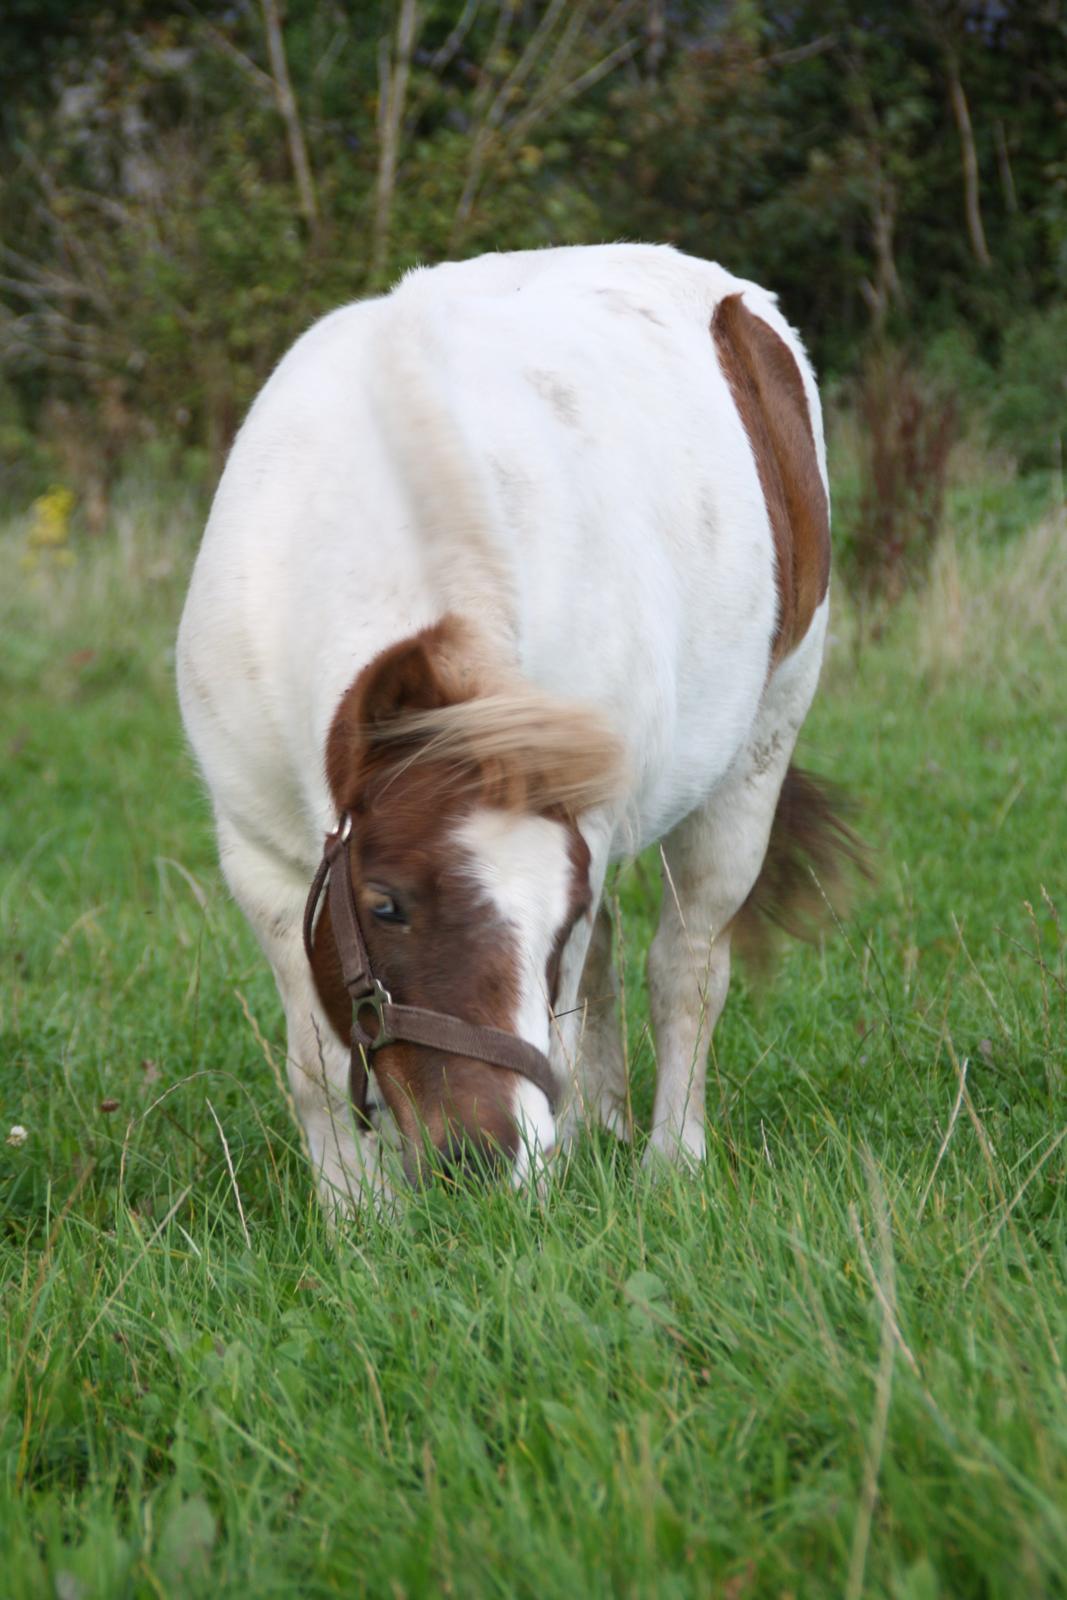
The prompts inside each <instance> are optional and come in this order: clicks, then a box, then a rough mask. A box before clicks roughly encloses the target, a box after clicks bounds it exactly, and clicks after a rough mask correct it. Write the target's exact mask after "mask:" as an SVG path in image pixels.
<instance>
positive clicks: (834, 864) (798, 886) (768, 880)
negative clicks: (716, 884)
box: [732, 766, 871, 970]
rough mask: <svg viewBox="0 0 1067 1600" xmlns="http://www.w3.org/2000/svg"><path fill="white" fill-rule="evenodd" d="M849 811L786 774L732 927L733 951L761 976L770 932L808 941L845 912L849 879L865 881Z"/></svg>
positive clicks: (833, 789) (810, 783)
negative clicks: (763, 849) (757, 868)
mask: <svg viewBox="0 0 1067 1600" xmlns="http://www.w3.org/2000/svg"><path fill="white" fill-rule="evenodd" d="M855 809H856V808H855V805H854V804H853V802H852V801H850V800H849V799H848V797H847V796H846V795H845V794H843V793H842V791H841V790H840V789H838V788H837V786H836V785H834V784H831V783H828V782H827V781H826V780H825V779H823V778H817V777H815V776H814V775H813V774H812V773H810V772H802V771H801V769H800V768H799V767H792V766H791V767H790V768H789V770H788V771H787V772H786V775H785V782H784V783H783V784H782V792H781V794H780V795H779V797H778V809H777V810H776V811H775V814H774V822H773V824H772V825H771V837H770V842H769V843H768V845H767V854H766V856H765V857H764V861H763V867H762V868H761V870H760V875H759V877H758V878H757V879H756V882H755V884H754V885H753V887H752V890H751V892H750V893H749V896H748V899H747V900H746V901H745V903H744V905H743V906H742V907H741V910H740V911H739V912H738V914H737V917H736V918H735V920H734V929H733V939H732V943H733V946H734V948H735V949H736V950H737V951H738V952H739V954H740V955H741V956H742V958H743V959H745V960H747V961H748V962H749V964H750V965H752V966H754V967H755V968H756V969H757V970H759V969H765V968H766V967H767V965H768V963H769V961H770V958H771V956H772V954H773V951H774V945H775V935H776V934H777V933H778V932H783V933H788V934H791V935H792V936H793V937H794V938H797V939H807V940H814V939H816V938H817V937H818V936H819V934H820V932H821V931H822V930H823V929H824V928H825V927H826V926H827V924H828V923H830V922H834V921H836V920H837V919H838V918H839V917H840V916H842V915H843V913H844V911H845V910H846V909H847V905H848V901H849V898H850V891H851V889H852V886H853V884H854V882H855V879H856V877H857V875H859V876H862V877H865V878H870V877H871V870H870V864H869V860H868V854H867V849H866V846H865V845H864V843H863V841H862V840H861V839H860V837H859V835H858V834H857V833H855V832H854V831H853V828H852V826H851V823H850V821H849V820H848V819H849V818H851V817H852V816H853V815H854V813H855Z"/></svg>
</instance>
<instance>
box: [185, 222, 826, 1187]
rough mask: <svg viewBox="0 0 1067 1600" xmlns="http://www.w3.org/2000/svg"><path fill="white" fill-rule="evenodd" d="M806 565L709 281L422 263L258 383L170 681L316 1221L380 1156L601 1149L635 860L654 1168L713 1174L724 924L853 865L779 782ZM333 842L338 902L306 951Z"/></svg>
mask: <svg viewBox="0 0 1067 1600" xmlns="http://www.w3.org/2000/svg"><path fill="white" fill-rule="evenodd" d="M829 560H830V544H829V513H828V500H827V484H826V468H825V453H824V446H823V434H822V420H821V413H820V409H819V400H818V395H817V392H816V387H815V381H814V378H813V376H812V372H811V368H810V366H809V364H808V361H807V359H806V357H805V355H804V351H803V349H802V347H801V345H800V342H799V340H798V339H797V337H796V335H795V333H794V332H793V331H792V330H791V329H790V328H789V326H788V325H787V324H786V322H785V321H784V319H783V318H782V316H781V314H780V313H779V311H778V309H777V307H776V304H775V301H774V299H773V297H772V296H771V295H769V294H767V293H766V292H765V291H764V290H762V289H759V288H757V287H756V286H755V285H753V284H750V283H747V282H744V281H742V280H740V279H738V278H734V277H732V276H731V275H730V274H729V273H727V272H726V271H724V270H723V269H722V268H721V267H719V266H715V265H711V264H709V263H706V262H702V261H697V260H694V259H692V258H689V257H686V256H683V255H680V254H678V253H676V252H675V251H674V250H672V249H668V248H664V247H657V246H646V245H610V246H602V247H597V248H588V249H559V250H544V251H538V252H522V253H517V254H513V255H494V256H485V257H482V258H481V259H478V260H474V261H468V262H465V263H461V264H456V265H446V266H439V267H435V268H433V269H420V270H418V271H415V272H412V273H410V274H409V275H408V276H407V277H406V278H405V279H404V280H403V281H402V282H401V284H400V285H399V286H398V287H397V288H396V289H395V290H394V291H393V293H391V294H389V295H387V296H385V297H383V298H381V299H377V300H370V301H366V302H364V303H362V304H359V305H352V306H348V307H345V308H344V309H343V310H340V311H337V312H335V313H334V314H333V315H332V316H328V317H326V318H325V319H324V320H323V321H321V322H320V323H318V324H317V326H315V327H314V328H312V329H311V331H310V332H309V333H307V334H305V335H304V337H303V338H302V339H300V340H299V342H298V343H297V344H296V346H295V347H294V348H293V350H291V351H290V353H289V354H288V355H287V356H286V358H285V359H284V360H283V361H282V363H281V365H280V366H279V367H278V369H277V371H276V372H275V373H274V375H273V376H272V378H271V379H270V381H269V382H268V384H267V385H266V387H265V388H264V390H263V391H262V393H261V394H260V396H259V398H258V399H257V400H256V402H255V405H254V406H253V408H252V411H251V414H250V415H249V417H248V420H247V421H246V423H245V425H244V427H243V428H242V430H241V432H240V435H239V437H238V439H237V442H236V444H235V445H234V449H233V453H232V455H231V457H230V460H229V463H228V465H227V467H226V471H225V474H224V476H223V479H222V482H221V485H220V487H219V490H218V494H217V497H216V499H215V504H214V507H213V510H212V513H211V518H210V522H209V524H208V528H207V532H206V534H205V536H204V542H203V546H202V548H201V551H200V554H199V558H198V560H197V564H196V569H195V572H194V574H193V580H192V586H191V588H190V591H189V597H188V601H187V603H186V607H185V613H184V616H183V619H182V625H181V632H180V637H179V648H178V678H179V688H180V694H181V705H182V712H183V716H184V719H185V725H186V728H187V730H188V733H189V737H190V740H191V742H192V745H193V749H194V751H195V753H196V756H197V758H198V760H199V763H200V765H201V767H202V769H203V772H204V775H205V778H206V780H207V784H208V787H209V789H210V792H211V798H212V801H213V804H214V809H215V817H216V822H217V827H218V838H219V850H220V854H221V859H222V866H223V869H224V872H225V875H226V878H227V880H228V882H229V884H230V887H231V888H232V890H233V893H234V895H235V897H236V899H237V901H238V903H239V905H240V906H241V908H242V909H243V911H244V912H245V915H246V916H247V917H248V919H249V921H250V923H251V925H252V927H253V928H254V930H255V932H256V934H257V936H258V938H259V941H260V943H261V944H262V946H263V949H264V951H265V953H266V955H267V957H268V959H269V961H270V963H271V966H272V967H273V969H274V974H275V977H276V979H277V982H278V987H279V990H280V992H281V996H282V1000H283V1002H284V1005H285V1012H286V1018H287V1022H288V1064H289V1076H290V1082H291V1084H292V1089H293V1094H294V1096H295V1099H296V1103H297V1106H298V1108H299V1111H300V1114H301V1117H302V1118H303V1121H304V1125H305V1128H306V1130H307V1135H308V1140H309V1144H310V1148H311V1152H312V1156H313V1159H314V1162H315V1166H316V1170H317V1176H318V1181H319V1185H320V1190H321V1192H322V1195H323V1197H324V1199H325V1200H326V1202H327V1204H328V1206H329V1207H330V1209H331V1210H334V1209H338V1208H339V1209H344V1208H345V1207H346V1206H347V1205H348V1203H349V1202H350V1201H351V1200H353V1199H358V1198H359V1197H361V1196H365V1195H366V1194H368V1193H370V1192H373V1191H375V1190H376V1189H378V1188H379V1187H380V1186H381V1184H382V1181H383V1180H382V1177H381V1160H380V1155H381V1149H382V1141H383V1139H385V1138H386V1135H387V1133H397V1132H398V1133H399V1144H400V1149H401V1152H402V1155H403V1160H404V1165H405V1167H406V1169H407V1171H408V1173H409V1175H411V1176H415V1175H417V1174H418V1173H419V1172H421V1171H422V1170H423V1167H424V1163H425V1162H426V1160H427V1154H426V1153H427V1152H429V1154H430V1157H433V1156H434V1155H435V1152H436V1153H439V1156H440V1161H441V1163H442V1164H444V1165H446V1166H451V1167H452V1168H453V1169H454V1168H455V1167H456V1166H457V1165H458V1164H460V1163H463V1162H466V1161H469V1160H471V1159H472V1158H473V1159H478V1158H480V1157H482V1156H484V1155H485V1154H486V1153H488V1152H494V1153H495V1154H496V1157H497V1159H498V1160H502V1161H504V1162H506V1163H507V1164H508V1165H509V1167H510V1171H511V1174H512V1176H513V1178H514V1180H515V1181H516V1182H521V1181H523V1180H524V1179H526V1178H527V1177H528V1176H529V1175H530V1173H531V1171H532V1170H533V1168H534V1166H535V1165H536V1163H537V1162H538V1161H539V1160H540V1159H543V1158H544V1157H545V1156H546V1155H547V1154H549V1153H550V1152H551V1151H552V1150H553V1148H554V1147H555V1146H556V1145H557V1144H559V1143H560V1142H561V1141H562V1140H563V1139H564V1138H566V1137H567V1136H568V1135H569V1134H570V1133H571V1132H572V1131H573V1130H574V1128H575V1127H576V1126H578V1125H579V1124H580V1122H581V1120H582V1119H583V1118H586V1117H591V1118H597V1119H600V1120H601V1121H602V1122H604V1123H606V1124H607V1125H608V1126H610V1127H613V1128H615V1129H616V1130H617V1131H622V1130H623V1127H624V1110H625V1105H626V1099H627V1096H626V1084H625V1081H624V1063H623V1052H622V1049H621V1045H620V1039H619V1033H618V1022H617V1018H616V1016H615V1015H614V1008H613V1007H612V1006H611V1005H605V1004H603V997H604V996H605V995H606V994H609V993H610V992H611V990H612V984H613V980H612V964H611V933H610V927H609V923H608V920H607V917H606V914H605V912H604V910H603V908H602V907H601V904H600V902H601V894H602V889H603V884H604V875H605V872H606V870H607V867H608V865H609V863H610V862H611V861H612V860H613V859H615V858H617V857H619V856H623V855H631V854H633V853H634V852H636V851H638V850H641V849H643V848H644V847H645V846H646V845H649V844H650V843H652V842H654V841H657V840H660V841H662V855H663V863H664V880H665V891H664V895H663V909H662V913H661V917H660V922H659V928H658V931H657V933H656V935H655V938H654V940H653V943H652V947H651V949H650V951H649V963H648V965H649V984H650V994H651V1006H652V1017H653V1023H654V1029H655V1039H656V1053H657V1062H658V1082H657V1089H656V1098H655V1109H654V1113H653V1123H652V1130H651V1144H650V1149H651V1151H653V1152H661V1153H663V1154H664V1155H667V1156H688V1157H695V1158H699V1157H701V1156H702V1154H703V1152H704V1138H705V1136H704V1088H705V1062H706V1055H707V1050H708V1045H709V1041H710V1038H711V1033H712V1029H713V1027H714V1025H715V1022H716V1020H717V1018H718V1016H719V1013H720V1011H721V1009H722V1006H723V1002H724V1000H725V998H726V991H727V985H728V982H729V974H730V942H731V934H732V932H733V931H734V930H735V929H736V927H737V926H738V923H739V919H741V918H743V917H744V916H745V915H747V914H749V913H751V911H752V908H753V907H758V906H759V905H760V903H761V899H767V898H769V899H770V900H771V901H773V904H771V905H769V907H768V908H767V909H770V910H771V911H772V912H773V913H775V914H778V913H781V912H782V910H783V903H782V902H783V901H784V899H785V898H786V897H787V896H786V891H787V890H788V889H789V888H790V887H792V886H793V885H794V883H795V881H796V880H797V878H798V877H800V876H802V874H799V873H798V872H797V869H796V857H795V852H794V851H793V844H794V843H795V841H796V840H798V839H799V840H800V841H801V842H802V843H803V844H805V845H806V846H807V848H808V849H809V850H810V851H812V852H813V853H814V855H815V857H816V859H817V860H819V859H822V858H825V857H826V856H827V855H829V854H832V851H833V848H834V847H835V846H840V845H842V844H844V845H847V837H846V835H844V834H843V833H841V832H840V831H839V829H838V825H837V823H836V820H835V818H834V817H833V815H832V812H830V811H829V809H828V808H827V807H826V805H825V803H824V799H823V797H822V794H821V791H820V790H819V789H818V788H817V787H816V786H814V785H812V784H810V783H809V782H808V781H807V780H805V779H803V778H802V777H801V775H799V774H797V773H795V771H794V770H793V769H792V768H791V767H790V757H791V754H792V751H793V746H794V742H795V740H796V736H797V732H798V729H799V728H800V725H801V723H802V721H803V719H804V716H805V714H806V712H807V710H808V706H809V704H810V702H811V698H812V695H813V693H814V691H815V685H816V680H817V678H818V674H819V666H820V661H821V658H822V653H823V643H824V639H825V635H826V619H827V583H828V574H829ZM776 811H777V812H778V818H777V823H776ZM772 828H773V829H774V838H773V842H772V844H771V849H770V852H769V851H768V843H769V841H772ZM342 837H343V838H344V841H345V843H344V850H343V851H341V850H340V848H339V845H338V841H339V840H341V839H342ZM324 838H325V839H326V840H327V843H328V844H329V845H330V847H331V849H332V851H333V854H332V857H331V858H330V859H332V862H333V867H332V876H333V878H334V879H337V878H338V877H342V878H343V883H340V884H338V883H337V882H334V883H332V884H331V887H330V890H329V894H328V895H327V896H326V898H325V902H324V905H323V909H322V910H321V911H320V912H319V914H318V916H317V918H316V917H315V916H314V905H315V901H316V900H317V896H316V897H314V898H313V903H312V907H311V916H310V917H309V924H308V937H307V940H306V942H305V938H304V932H303V928H302V923H303V919H304V910H305V902H306V900H307V896H308V888H309V883H310V882H311V880H312V878H313V877H314V876H315V875H316V870H317V868H318V867H319V864H320V861H321V860H322V857H323V844H324ZM820 853H821V854H820ZM324 870H325V869H324ZM322 876H323V874H322V873H321V872H320V873H319V886H321V880H322ZM349 885H350V887H349ZM346 896H347V907H346V903H345V897H346ZM746 908H747V910H746ZM350 913H351V914H350ZM339 918H341V919H343V920H345V921H346V923H351V922H353V921H354V923H355V925H356V931H355V932H352V930H351V928H349V930H348V931H347V932H346V933H345V937H344V939H341V937H340V936H339V935H338V933H337V931H336V930H337V927H338V919H339ZM353 941H355V945H358V953H357V954H355V955H354V954H353V953H352V946H353ZM346 943H347V947H348V950H347V958H346V948H345V946H346ZM353 967H357V968H360V969H361V971H360V973H359V974H357V978H358V982H357V981H354V980H353V976H352V971H351V970H350V968H353ZM362 968H365V969H366V971H365V972H362ZM360 984H362V985H363V987H362V988H360V987H359V985H360ZM372 988H373V990H374V995H376V996H384V998H385V1003H386V1005H387V1006H391V1007H392V1018H393V1021H392V1024H391V1025H390V1026H388V1027H386V1026H385V1025H384V1024H383V1020H382V1018H383V1012H382V1009H381V1004H379V1006H378V1012H377V1022H376V1023H375V1020H374V1019H373V1018H369V1017H368V1015H367V1014H366V1005H364V1009H363V1010H362V1011H361V1010H360V1006H359V1005H358V1004H357V1006H356V1011H355V1014H356V1018H357V1030H356V1036H357V1039H360V1040H362V1041H363V1042H364V1043H368V1044H370V1045H371V1047H372V1048H373V1046H374V1045H378V1046H379V1048H377V1049H376V1050H374V1052H373V1055H372V1058H371V1060H372V1066H373V1080H374V1083H373V1088H372V1093H371V1095H370V1097H369V1098H368V1099H366V1101H365V1103H364V1104H362V1105H361V1106H360V1112H361V1113H365V1114H361V1115H358V1116H354V1115H353V1109H352V1105H351V1097H350V1077H349V1074H350V1058H349V1043H350V1032H351V1029H352V1025H353V1004H352V1000H353V997H355V998H356V999H357V1000H359V997H360V996H361V995H363V996H364V1000H365V1001H366V1003H367V1004H370V1003H371V1000H372V998H373V997H372V996H371V993H370V991H371V989H372ZM585 999H589V1000H595V1001H596V1002H598V1003H596V1004H592V1005H589V1006H586V1005H585V1004H584V1003H583V1002H584V1000H585ZM361 1003H362V1002H361ZM418 1016H422V1017H423V1018H425V1017H427V1016H429V1017H431V1018H434V1017H435V1018H437V1023H436V1024H434V1025H432V1026H431V1025H429V1024H427V1023H425V1022H424V1023H423V1024H421V1027H422V1032H421V1034H420V1031H419V1026H420V1025H419V1024H417V1021H411V1022H410V1023H409V1025H408V1031H407V1032H406V1034H405V1027H404V1022H403V1019H404V1018H405V1017H407V1018H410V1019H416V1018H417V1017H418ZM397 1019H399V1020H397ZM412 1029H413V1030H414V1033H412V1031H411V1030H412ZM464 1029H465V1030H466V1031H464ZM379 1035H380V1037H379ZM503 1036H507V1037H508V1038H509V1039H511V1040H512V1041H516V1040H517V1041H523V1042H524V1043H523V1044H521V1045H519V1046H517V1048H518V1049H519V1051H520V1057H519V1059H518V1062H517V1063H516V1061H513V1060H511V1059H510V1058H509V1056H508V1050H507V1048H506V1047H504V1048H501V1047H499V1046H498V1045H495V1044H494V1043H493V1041H494V1040H497V1041H499V1040H500V1039H501V1038H502V1037H503ZM385 1040H389V1042H388V1043H386V1042H384V1041H385ZM505 1045H506V1042H505ZM522 1050H525V1051H526V1054H525V1056H522V1055H521V1051H522ZM356 1053H357V1054H358V1052H356ZM494 1053H495V1055H496V1056H497V1057H498V1059H496V1060H494V1059H493V1057H494ZM524 1060H525V1061H527V1062H529V1063H531V1065H529V1066H528V1067H524V1066H523V1064H522V1063H523V1061H524ZM536 1063H542V1064H543V1068H540V1067H537V1065H536ZM430 1165H431V1166H432V1165H433V1161H432V1160H431V1161H430Z"/></svg>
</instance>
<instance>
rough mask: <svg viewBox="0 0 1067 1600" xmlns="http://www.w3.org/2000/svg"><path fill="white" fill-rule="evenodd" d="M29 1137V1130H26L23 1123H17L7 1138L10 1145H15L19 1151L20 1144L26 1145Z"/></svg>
mask: <svg viewBox="0 0 1067 1600" xmlns="http://www.w3.org/2000/svg"><path fill="white" fill-rule="evenodd" d="M29 1136H30V1134H29V1129H28V1128H24V1127H23V1126H22V1123H21V1122H16V1123H15V1124H14V1125H13V1127H12V1129H11V1132H10V1133H9V1134H8V1136H7V1142H8V1144H10V1145H14V1147H15V1149H16V1150H17V1149H18V1147H19V1145H20V1144H25V1143H26V1140H27V1139H28V1138H29Z"/></svg>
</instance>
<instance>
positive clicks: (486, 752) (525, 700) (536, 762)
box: [373, 686, 626, 814]
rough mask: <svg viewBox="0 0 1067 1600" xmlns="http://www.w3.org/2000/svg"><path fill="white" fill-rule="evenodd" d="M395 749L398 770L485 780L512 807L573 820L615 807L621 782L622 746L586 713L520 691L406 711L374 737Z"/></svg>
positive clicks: (582, 708)
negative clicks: (441, 769) (440, 771)
mask: <svg viewBox="0 0 1067 1600" xmlns="http://www.w3.org/2000/svg"><path fill="white" fill-rule="evenodd" d="M373 742H374V744H375V745H376V746H378V747H379V748H381V747H382V746H394V747H395V748H396V753H397V756H398V758H399V759H398V763H397V765H398V768H399V769H401V770H406V769H408V768H410V767H412V766H415V765H417V764H421V763H424V762H434V763H440V764H442V765H443V766H445V767H452V768H454V769H455V770H456V772H457V773H465V772H470V773H475V772H477V773H482V774H487V775H489V777H490V779H491V781H492V784H493V787H494V788H495V789H496V790H498V791H499V794H500V796H501V798H502V799H505V800H506V802H507V803H509V804H510V805H512V806H514V807H519V806H528V807H530V808H532V809H536V810H548V809H550V808H556V807H558V808H560V809H561V810H564V811H567V812H570V813H572V814H577V813H579V812H582V811H587V810H590V809H592V808H593V807H596V806H603V805H610V804H611V803H612V802H613V801H617V800H618V798H619V796H620V794H621V793H622V791H623V788H624V785H625V779H626V762H625V754H624V748H623V743H622V740H621V739H620V738H619V736H618V734H616V732H615V731H614V729H612V728H611V727H610V726H609V724H608V723H607V721H606V720H605V718H604V717H603V716H601V715H600V714H599V713H597V712H596V711H594V710H592V709H591V708H590V707H588V706H585V705H582V704H580V703H576V702H570V701H566V700H560V699H556V698H555V697H554V696H552V695H548V694H543V693H541V692H540V691H538V690H536V689H533V688H527V687H525V686H523V687H520V688H518V689H515V690H510V691H508V690H505V691H497V692H495V693H489V694H483V695H476V696H474V697H473V698H471V699H466V700H459V701H456V702H454V703H453V704H450V705H444V706H440V707H435V708H434V709H432V710H425V711H404V712H401V713H399V714H398V715H397V716H395V717H391V718H390V719H389V720H388V721H387V722H383V723H378V724H376V726H375V727H374V730H373Z"/></svg>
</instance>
